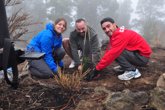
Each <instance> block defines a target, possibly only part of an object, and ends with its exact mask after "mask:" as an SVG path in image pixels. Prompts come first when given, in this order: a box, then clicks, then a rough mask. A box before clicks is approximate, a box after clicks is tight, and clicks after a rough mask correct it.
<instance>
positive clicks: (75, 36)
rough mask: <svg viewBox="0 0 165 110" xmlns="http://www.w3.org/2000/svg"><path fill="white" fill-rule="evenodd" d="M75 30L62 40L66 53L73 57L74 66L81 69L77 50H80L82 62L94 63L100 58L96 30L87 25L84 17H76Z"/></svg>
mask: <svg viewBox="0 0 165 110" xmlns="http://www.w3.org/2000/svg"><path fill="white" fill-rule="evenodd" d="M75 28H76V29H75V30H74V31H72V32H71V33H70V37H69V39H65V40H63V46H64V49H65V51H66V53H67V54H68V55H69V56H70V57H71V58H72V59H73V61H74V65H75V67H77V69H78V70H81V69H82V66H81V61H80V56H79V54H78V50H80V51H81V52H82V57H83V62H86V63H92V64H94V65H95V64H96V63H97V62H98V61H99V59H100V47H99V41H98V37H97V34H96V32H95V31H94V30H93V29H92V28H91V27H89V26H88V25H87V23H86V21H85V20H84V19H77V20H76V22H75Z"/></svg>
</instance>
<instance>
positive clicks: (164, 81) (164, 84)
mask: <svg viewBox="0 0 165 110" xmlns="http://www.w3.org/2000/svg"><path fill="white" fill-rule="evenodd" d="M156 86H157V87H159V88H163V89H165V73H163V74H162V75H161V76H160V77H159V79H158V81H157V83H156Z"/></svg>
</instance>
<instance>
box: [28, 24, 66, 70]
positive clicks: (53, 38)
mask: <svg viewBox="0 0 165 110" xmlns="http://www.w3.org/2000/svg"><path fill="white" fill-rule="evenodd" d="M61 46H62V35H61V34H60V35H59V36H57V34H56V32H55V31H54V25H53V24H51V23H48V24H46V29H45V30H43V31H41V32H40V33H38V35H36V36H35V37H34V38H33V39H32V40H31V41H30V43H29V44H28V46H27V51H35V52H44V53H45V56H44V60H45V62H46V63H47V64H48V66H49V67H50V69H51V70H52V71H53V72H57V64H56V63H55V62H54V59H53V50H54V51H56V49H57V48H61ZM59 66H60V67H62V66H63V62H62V61H60V63H59Z"/></svg>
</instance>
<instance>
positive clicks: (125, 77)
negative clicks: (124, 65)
mask: <svg viewBox="0 0 165 110" xmlns="http://www.w3.org/2000/svg"><path fill="white" fill-rule="evenodd" d="M140 76H141V73H140V72H139V70H138V69H136V70H135V71H125V72H124V73H123V74H122V75H118V78H119V79H120V80H131V79H133V78H139V77H140Z"/></svg>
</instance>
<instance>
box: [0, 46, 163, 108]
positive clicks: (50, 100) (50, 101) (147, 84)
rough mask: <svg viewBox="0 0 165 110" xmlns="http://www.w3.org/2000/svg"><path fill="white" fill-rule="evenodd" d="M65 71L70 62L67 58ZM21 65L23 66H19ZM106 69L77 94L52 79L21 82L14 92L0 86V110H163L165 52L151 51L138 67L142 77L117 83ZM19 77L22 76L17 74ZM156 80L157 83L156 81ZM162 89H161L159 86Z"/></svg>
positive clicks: (24, 80)
mask: <svg viewBox="0 0 165 110" xmlns="http://www.w3.org/2000/svg"><path fill="white" fill-rule="evenodd" d="M64 61H65V62H66V63H65V64H66V65H65V67H66V68H65V71H67V72H70V73H72V72H73V70H70V69H68V68H67V67H68V65H69V63H70V59H69V58H68V57H67V56H66V57H65V59H64ZM22 65H23V64H22ZM115 65H116V64H115V63H113V64H112V65H111V66H109V67H107V68H106V69H105V70H104V71H103V72H102V75H101V77H100V78H99V79H98V80H94V81H91V82H86V81H83V82H82V89H81V91H80V92H78V93H68V92H64V91H62V90H61V89H60V88H59V87H57V86H56V84H55V82H54V79H49V80H42V81H41V80H38V79H37V80H36V79H32V78H31V77H30V76H25V77H24V78H21V79H20V85H19V88H18V89H17V90H13V89H12V88H10V86H9V85H7V84H6V83H5V81H2V82H1V83H0V110H163V108H165V76H162V77H161V78H162V79H161V80H162V81H164V83H163V82H162V81H158V79H159V77H160V76H161V75H163V73H165V49H160V48H153V54H152V57H151V60H150V62H149V64H148V65H147V66H146V67H145V68H144V67H143V68H139V70H140V71H141V73H142V77H141V78H139V79H133V80H130V81H120V80H119V79H117V75H118V74H116V73H115V72H114V71H113V70H112V67H114V66H115ZM20 74H22V73H21V72H20ZM157 81H158V82H157ZM160 86H164V87H160Z"/></svg>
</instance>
